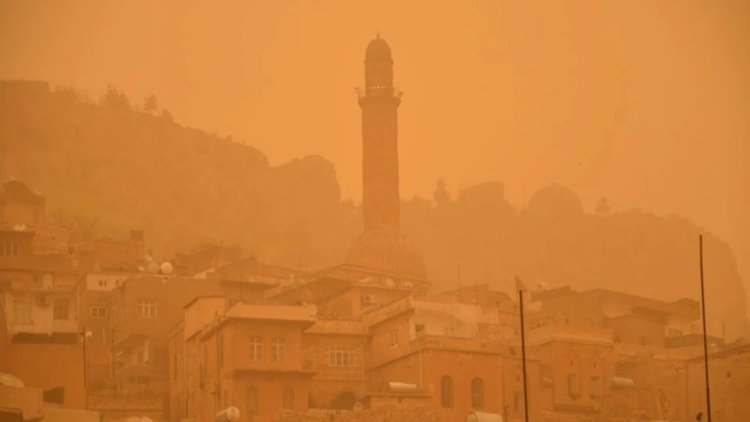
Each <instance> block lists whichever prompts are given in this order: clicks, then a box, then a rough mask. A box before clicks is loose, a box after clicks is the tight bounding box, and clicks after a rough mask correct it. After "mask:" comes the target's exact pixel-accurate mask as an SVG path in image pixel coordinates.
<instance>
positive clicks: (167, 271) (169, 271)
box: [159, 261, 174, 274]
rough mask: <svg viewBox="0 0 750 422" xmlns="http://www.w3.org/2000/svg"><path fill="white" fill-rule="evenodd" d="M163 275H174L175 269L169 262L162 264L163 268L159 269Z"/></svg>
mask: <svg viewBox="0 0 750 422" xmlns="http://www.w3.org/2000/svg"><path fill="white" fill-rule="evenodd" d="M159 269H160V270H161V273H162V274H172V270H174V267H173V266H172V263H171V262H169V261H164V262H162V263H161V266H160V267H159Z"/></svg>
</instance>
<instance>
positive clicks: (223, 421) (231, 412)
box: [214, 406, 240, 422]
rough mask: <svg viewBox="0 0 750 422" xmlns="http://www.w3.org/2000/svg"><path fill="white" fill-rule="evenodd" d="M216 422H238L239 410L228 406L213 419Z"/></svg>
mask: <svg viewBox="0 0 750 422" xmlns="http://www.w3.org/2000/svg"><path fill="white" fill-rule="evenodd" d="M214 420H215V421H216V422H235V421H238V420H240V409H238V408H236V407H234V406H229V407H227V408H226V409H224V410H222V411H220V412H219V413H217V414H216V416H215V417H214Z"/></svg>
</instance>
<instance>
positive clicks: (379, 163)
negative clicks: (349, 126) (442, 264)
mask: <svg viewBox="0 0 750 422" xmlns="http://www.w3.org/2000/svg"><path fill="white" fill-rule="evenodd" d="M400 103H401V95H400V93H398V92H395V91H394V89H393V60H392V59H391V48H390V47H389V46H388V43H386V42H385V41H384V40H382V39H381V38H380V36H378V37H377V38H375V39H374V40H372V41H370V44H368V45H367V50H366V51H365V88H364V91H361V90H360V92H359V106H360V108H361V109H362V208H363V213H364V231H365V232H369V231H372V230H375V229H378V228H380V227H384V228H388V229H392V230H395V231H398V230H399V229H400V226H401V223H400V220H401V215H400V213H401V211H400V203H399V201H400V197H399V191H398V184H399V180H398V106H399V104H400Z"/></svg>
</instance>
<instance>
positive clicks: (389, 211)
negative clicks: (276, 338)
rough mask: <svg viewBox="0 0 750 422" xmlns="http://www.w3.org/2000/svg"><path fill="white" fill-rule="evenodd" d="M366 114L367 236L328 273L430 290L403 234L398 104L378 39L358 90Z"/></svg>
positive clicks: (386, 52)
mask: <svg viewBox="0 0 750 422" xmlns="http://www.w3.org/2000/svg"><path fill="white" fill-rule="evenodd" d="M357 91H358V92H357V94H358V100H359V106H360V108H361V110H362V209H363V215H364V221H363V223H364V224H363V232H362V234H361V235H360V236H359V237H358V238H357V240H356V241H355V242H354V244H353V245H352V246H351V248H350V249H349V251H348V253H347V254H346V258H345V259H344V263H343V264H342V265H340V266H337V267H334V268H330V269H327V270H326V271H325V272H326V273H327V275H331V276H335V277H338V278H345V279H361V278H366V277H373V276H377V277H380V278H384V279H388V280H390V281H392V282H393V283H403V284H405V285H406V286H414V287H415V288H427V287H428V286H429V284H428V282H427V270H426V267H425V264H424V259H423V258H422V255H421V253H420V252H419V250H417V248H416V247H415V246H414V245H413V244H412V243H411V242H409V240H408V239H407V237H406V236H405V235H404V234H403V233H402V232H401V207H400V201H401V199H400V196H399V167H398V106H399V105H400V103H401V94H402V93H401V92H400V91H398V90H397V89H395V88H394V86H393V58H392V56H391V48H390V46H389V45H388V43H386V42H385V40H383V39H382V38H380V36H379V35H378V36H377V37H376V38H375V39H373V40H372V41H371V42H370V43H369V44H368V45H367V49H366V51H365V85H364V88H360V89H358V90H357Z"/></svg>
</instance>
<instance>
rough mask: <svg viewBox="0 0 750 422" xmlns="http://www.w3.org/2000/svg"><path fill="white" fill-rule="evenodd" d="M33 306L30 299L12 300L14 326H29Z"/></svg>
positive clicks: (24, 297) (15, 298)
mask: <svg viewBox="0 0 750 422" xmlns="http://www.w3.org/2000/svg"><path fill="white" fill-rule="evenodd" d="M33 306H34V304H33V302H32V300H31V298H30V297H28V296H23V297H14V298H13V322H15V323H16V324H31V323H32V321H31V315H32V308H33Z"/></svg>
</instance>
